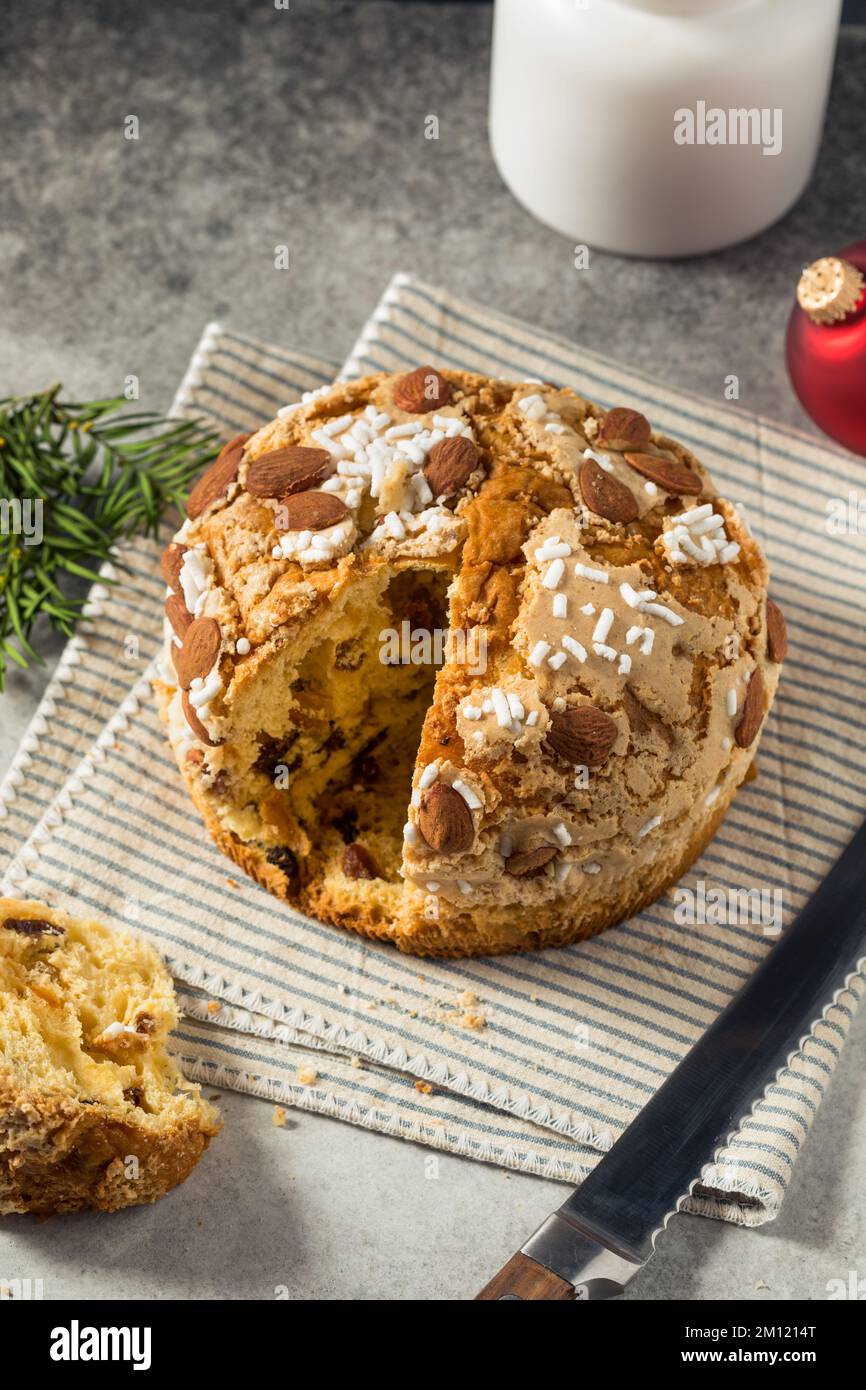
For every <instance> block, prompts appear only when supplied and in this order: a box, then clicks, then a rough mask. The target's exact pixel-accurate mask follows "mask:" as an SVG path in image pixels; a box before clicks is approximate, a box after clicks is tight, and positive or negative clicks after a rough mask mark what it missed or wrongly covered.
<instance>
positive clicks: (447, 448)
mask: <svg viewBox="0 0 866 1390" xmlns="http://www.w3.org/2000/svg"><path fill="white" fill-rule="evenodd" d="M479 457H480V455H479V453H478V449H477V448H476V447H475V445H474V444H473V443H472V440H471V439H467V438H466V436H465V435H462V434H459V435H458V436H457V438H456V439H440V440H439V443H438V444H434V445H433V448H432V449H431V450H430V452H429V454H428V455H427V462H426V463H425V465H424V477H425V478H426V479H427V482H428V484H429V486H430V491H431V492H432V493H433V496H434V497H452V496H453V495H454V493H455V492H459V491H460V489H461V488H462V486H463V484H464V483H465V482H466V479H467V478H468V477H470V475H471V474H472V473H474V472H475V469H476V468H477V467H478V459H479Z"/></svg>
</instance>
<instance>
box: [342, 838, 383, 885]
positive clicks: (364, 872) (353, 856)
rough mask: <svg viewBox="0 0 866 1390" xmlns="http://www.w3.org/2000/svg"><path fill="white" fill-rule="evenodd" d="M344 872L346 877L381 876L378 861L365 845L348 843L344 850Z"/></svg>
mask: <svg viewBox="0 0 866 1390" xmlns="http://www.w3.org/2000/svg"><path fill="white" fill-rule="evenodd" d="M343 873H344V874H345V875H346V878H380V877H381V874H380V873H379V870H378V869H377V867H376V861H375V860H374V858H373V856H372V854H371V853H370V851H369V850H368V849H365V848H364V846H363V845H359V844H352V845H346V848H345V849H344V850H343Z"/></svg>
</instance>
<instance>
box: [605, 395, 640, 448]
mask: <svg viewBox="0 0 866 1390" xmlns="http://www.w3.org/2000/svg"><path fill="white" fill-rule="evenodd" d="M651 439H652V429H651V428H650V422H649V420H648V419H647V418H646V416H645V415H641V413H640V411H639V410H629V409H628V408H627V407H626V406H624V405H617V406H614V408H613V410H609V411H608V412H607V414H606V415H605V417H604V419H603V420H602V422H601V426H600V427H599V431H598V442H599V444H603V445H605V446H606V447H607V448H608V449H619V450H622V451H625V450H626V449H643V448H644V447H645V446H646V445H647V444H649V442H650V440H651Z"/></svg>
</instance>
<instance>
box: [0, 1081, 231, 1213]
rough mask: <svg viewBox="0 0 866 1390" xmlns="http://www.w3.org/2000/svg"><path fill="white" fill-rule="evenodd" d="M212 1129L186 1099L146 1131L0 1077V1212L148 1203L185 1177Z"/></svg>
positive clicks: (101, 1109) (104, 1110) (102, 1109)
mask: <svg viewBox="0 0 866 1390" xmlns="http://www.w3.org/2000/svg"><path fill="white" fill-rule="evenodd" d="M218 1133H219V1126H218V1125H216V1124H214V1123H213V1122H212V1121H211V1120H208V1119H205V1117H204V1116H203V1114H202V1111H201V1107H200V1106H198V1105H196V1104H194V1103H192V1102H190V1103H189V1106H188V1108H187V1109H186V1111H185V1113H181V1114H179V1115H178V1116H177V1117H176V1118H175V1119H173V1120H172V1121H171V1123H170V1124H169V1125H167V1126H166V1127H164V1128H161V1129H160V1130H158V1131H152V1130H150V1129H148V1128H146V1127H145V1126H143V1125H142V1124H140V1123H137V1122H136V1121H135V1120H134V1119H132V1120H131V1119H121V1118H119V1117H118V1115H117V1114H116V1112H113V1111H112V1110H111V1109H110V1108H109V1107H108V1106H104V1105H82V1104H80V1103H77V1102H75V1101H70V1100H66V1099H64V1098H61V1097H58V1096H56V1095H52V1094H51V1093H49V1092H43V1091H40V1090H38V1089H37V1088H31V1089H29V1090H27V1091H19V1090H17V1089H16V1088H15V1087H14V1086H12V1085H11V1084H10V1083H9V1082H8V1080H4V1078H3V1077H2V1075H0V1214H2V1215H7V1214H8V1213H10V1212H33V1213H34V1214H38V1215H47V1214H48V1213H50V1212H68V1211H80V1210H82V1209H83V1208H93V1209H95V1210H97V1211H119V1210H120V1208H121V1207H132V1206H141V1205H143V1204H146V1203H149V1202H155V1201H156V1200H157V1198H159V1197H162V1196H164V1195H165V1193H166V1192H170V1191H171V1189H172V1188H173V1187H176V1186H177V1184H178V1183H181V1182H183V1181H184V1179H185V1178H187V1177H189V1174H190V1173H191V1172H192V1170H193V1168H194V1167H195V1166H196V1164H197V1163H198V1161H199V1159H200V1158H201V1156H202V1154H203V1153H204V1151H205V1149H206V1148H207V1146H208V1144H209V1143H210V1140H211V1139H212V1138H213V1137H214V1135H216V1134H218Z"/></svg>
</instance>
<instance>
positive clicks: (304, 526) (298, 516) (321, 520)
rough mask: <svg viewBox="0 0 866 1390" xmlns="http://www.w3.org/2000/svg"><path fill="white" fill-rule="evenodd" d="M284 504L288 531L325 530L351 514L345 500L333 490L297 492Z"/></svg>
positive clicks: (285, 528) (285, 527)
mask: <svg viewBox="0 0 866 1390" xmlns="http://www.w3.org/2000/svg"><path fill="white" fill-rule="evenodd" d="M284 506H285V512H286V524H285V526H284V528H283V529H284V530H286V531H324V530H326V529H327V527H329V526H336V524H337V522H338V521H342V520H343V517H345V516H348V514H349V509H348V507H347V506H346V504H345V502H344V501H343V500H342V498H340V497H336V496H335V495H334V493H333V492H315V491H313V492H296V493H293V495H292V496H291V497H287V498H286V500H285V503H284Z"/></svg>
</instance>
